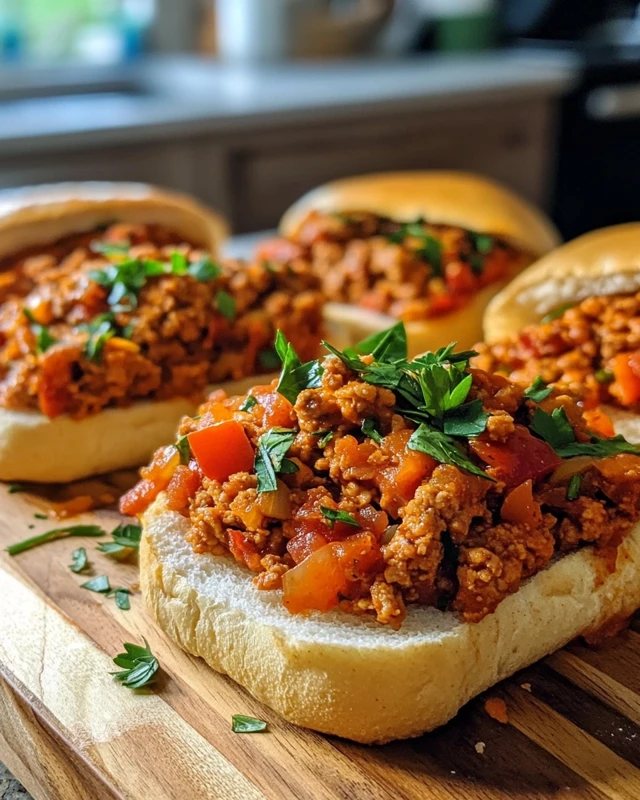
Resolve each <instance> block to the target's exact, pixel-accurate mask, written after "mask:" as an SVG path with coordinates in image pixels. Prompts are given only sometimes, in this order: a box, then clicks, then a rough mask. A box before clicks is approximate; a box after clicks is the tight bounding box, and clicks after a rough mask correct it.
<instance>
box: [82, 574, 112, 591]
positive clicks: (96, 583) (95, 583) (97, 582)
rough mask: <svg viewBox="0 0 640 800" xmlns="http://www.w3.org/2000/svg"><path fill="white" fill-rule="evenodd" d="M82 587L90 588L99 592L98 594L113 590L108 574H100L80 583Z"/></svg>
mask: <svg viewBox="0 0 640 800" xmlns="http://www.w3.org/2000/svg"><path fill="white" fill-rule="evenodd" d="M80 588H81V589H88V590H89V591H90V592H97V593H98V594H107V592H110V591H111V584H110V583H109V578H108V576H107V575H98V577H97V578H91V580H89V581H86V582H85V583H81V584H80Z"/></svg>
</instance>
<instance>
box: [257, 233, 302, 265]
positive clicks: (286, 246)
mask: <svg viewBox="0 0 640 800" xmlns="http://www.w3.org/2000/svg"><path fill="white" fill-rule="evenodd" d="M303 252H304V251H303V249H302V247H300V245H297V244H295V243H294V242H290V241H289V240H288V239H284V238H283V239H268V240H267V241H266V242H262V244H260V245H259V246H258V249H257V251H256V257H257V259H258V260H259V261H260V260H262V261H277V262H278V263H280V264H281V263H283V262H287V261H293V260H295V259H296V258H301V257H302V254H303Z"/></svg>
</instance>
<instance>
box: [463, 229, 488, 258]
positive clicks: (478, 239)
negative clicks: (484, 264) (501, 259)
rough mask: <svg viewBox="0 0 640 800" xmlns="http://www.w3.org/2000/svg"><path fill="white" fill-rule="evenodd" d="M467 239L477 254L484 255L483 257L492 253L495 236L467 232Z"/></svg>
mask: <svg viewBox="0 0 640 800" xmlns="http://www.w3.org/2000/svg"><path fill="white" fill-rule="evenodd" d="M467 238H468V239H469V242H470V243H471V246H472V247H473V249H474V250H475V251H476V252H477V253H482V255H483V256H486V255H487V253H490V252H491V250H492V248H493V245H494V239H493V236H490V235H489V234H488V233H475V232H474V231H467Z"/></svg>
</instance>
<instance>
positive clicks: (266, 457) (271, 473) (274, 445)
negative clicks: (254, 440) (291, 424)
mask: <svg viewBox="0 0 640 800" xmlns="http://www.w3.org/2000/svg"><path fill="white" fill-rule="evenodd" d="M297 433H298V431H295V430H291V429H290V428H271V430H268V431H267V432H266V433H263V434H262V436H261V437H260V438H259V439H258V447H257V450H256V456H255V460H254V464H253V468H254V469H255V471H256V475H257V476H258V492H275V491H276V489H277V488H278V486H277V482H276V475H277V473H279V472H283V469H282V467H283V462H285V461H288V459H285V456H286V454H287V451H288V450H289V448H290V447H291V445H292V444H293V441H294V439H295V438H296V436H297ZM289 464H290V465H292V466H293V467H296V468H295V469H292V466H285V468H284V472H285V473H286V472H292V471H293V472H296V471H297V466H296V465H295V463H294V462H293V461H289Z"/></svg>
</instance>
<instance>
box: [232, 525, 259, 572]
mask: <svg viewBox="0 0 640 800" xmlns="http://www.w3.org/2000/svg"><path fill="white" fill-rule="evenodd" d="M228 536H229V550H230V551H231V555H232V556H233V557H234V558H235V560H236V561H237V562H238V563H239V564H242V565H243V566H246V567H248V568H249V569H250V570H251V571H252V572H260V569H261V566H260V553H259V552H258V548H257V547H256V546H255V544H254V542H252V541H251V540H250V539H247V538H245V536H244V534H243V533H242V532H241V531H236V530H233V529H230V530H229V531H228Z"/></svg>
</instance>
